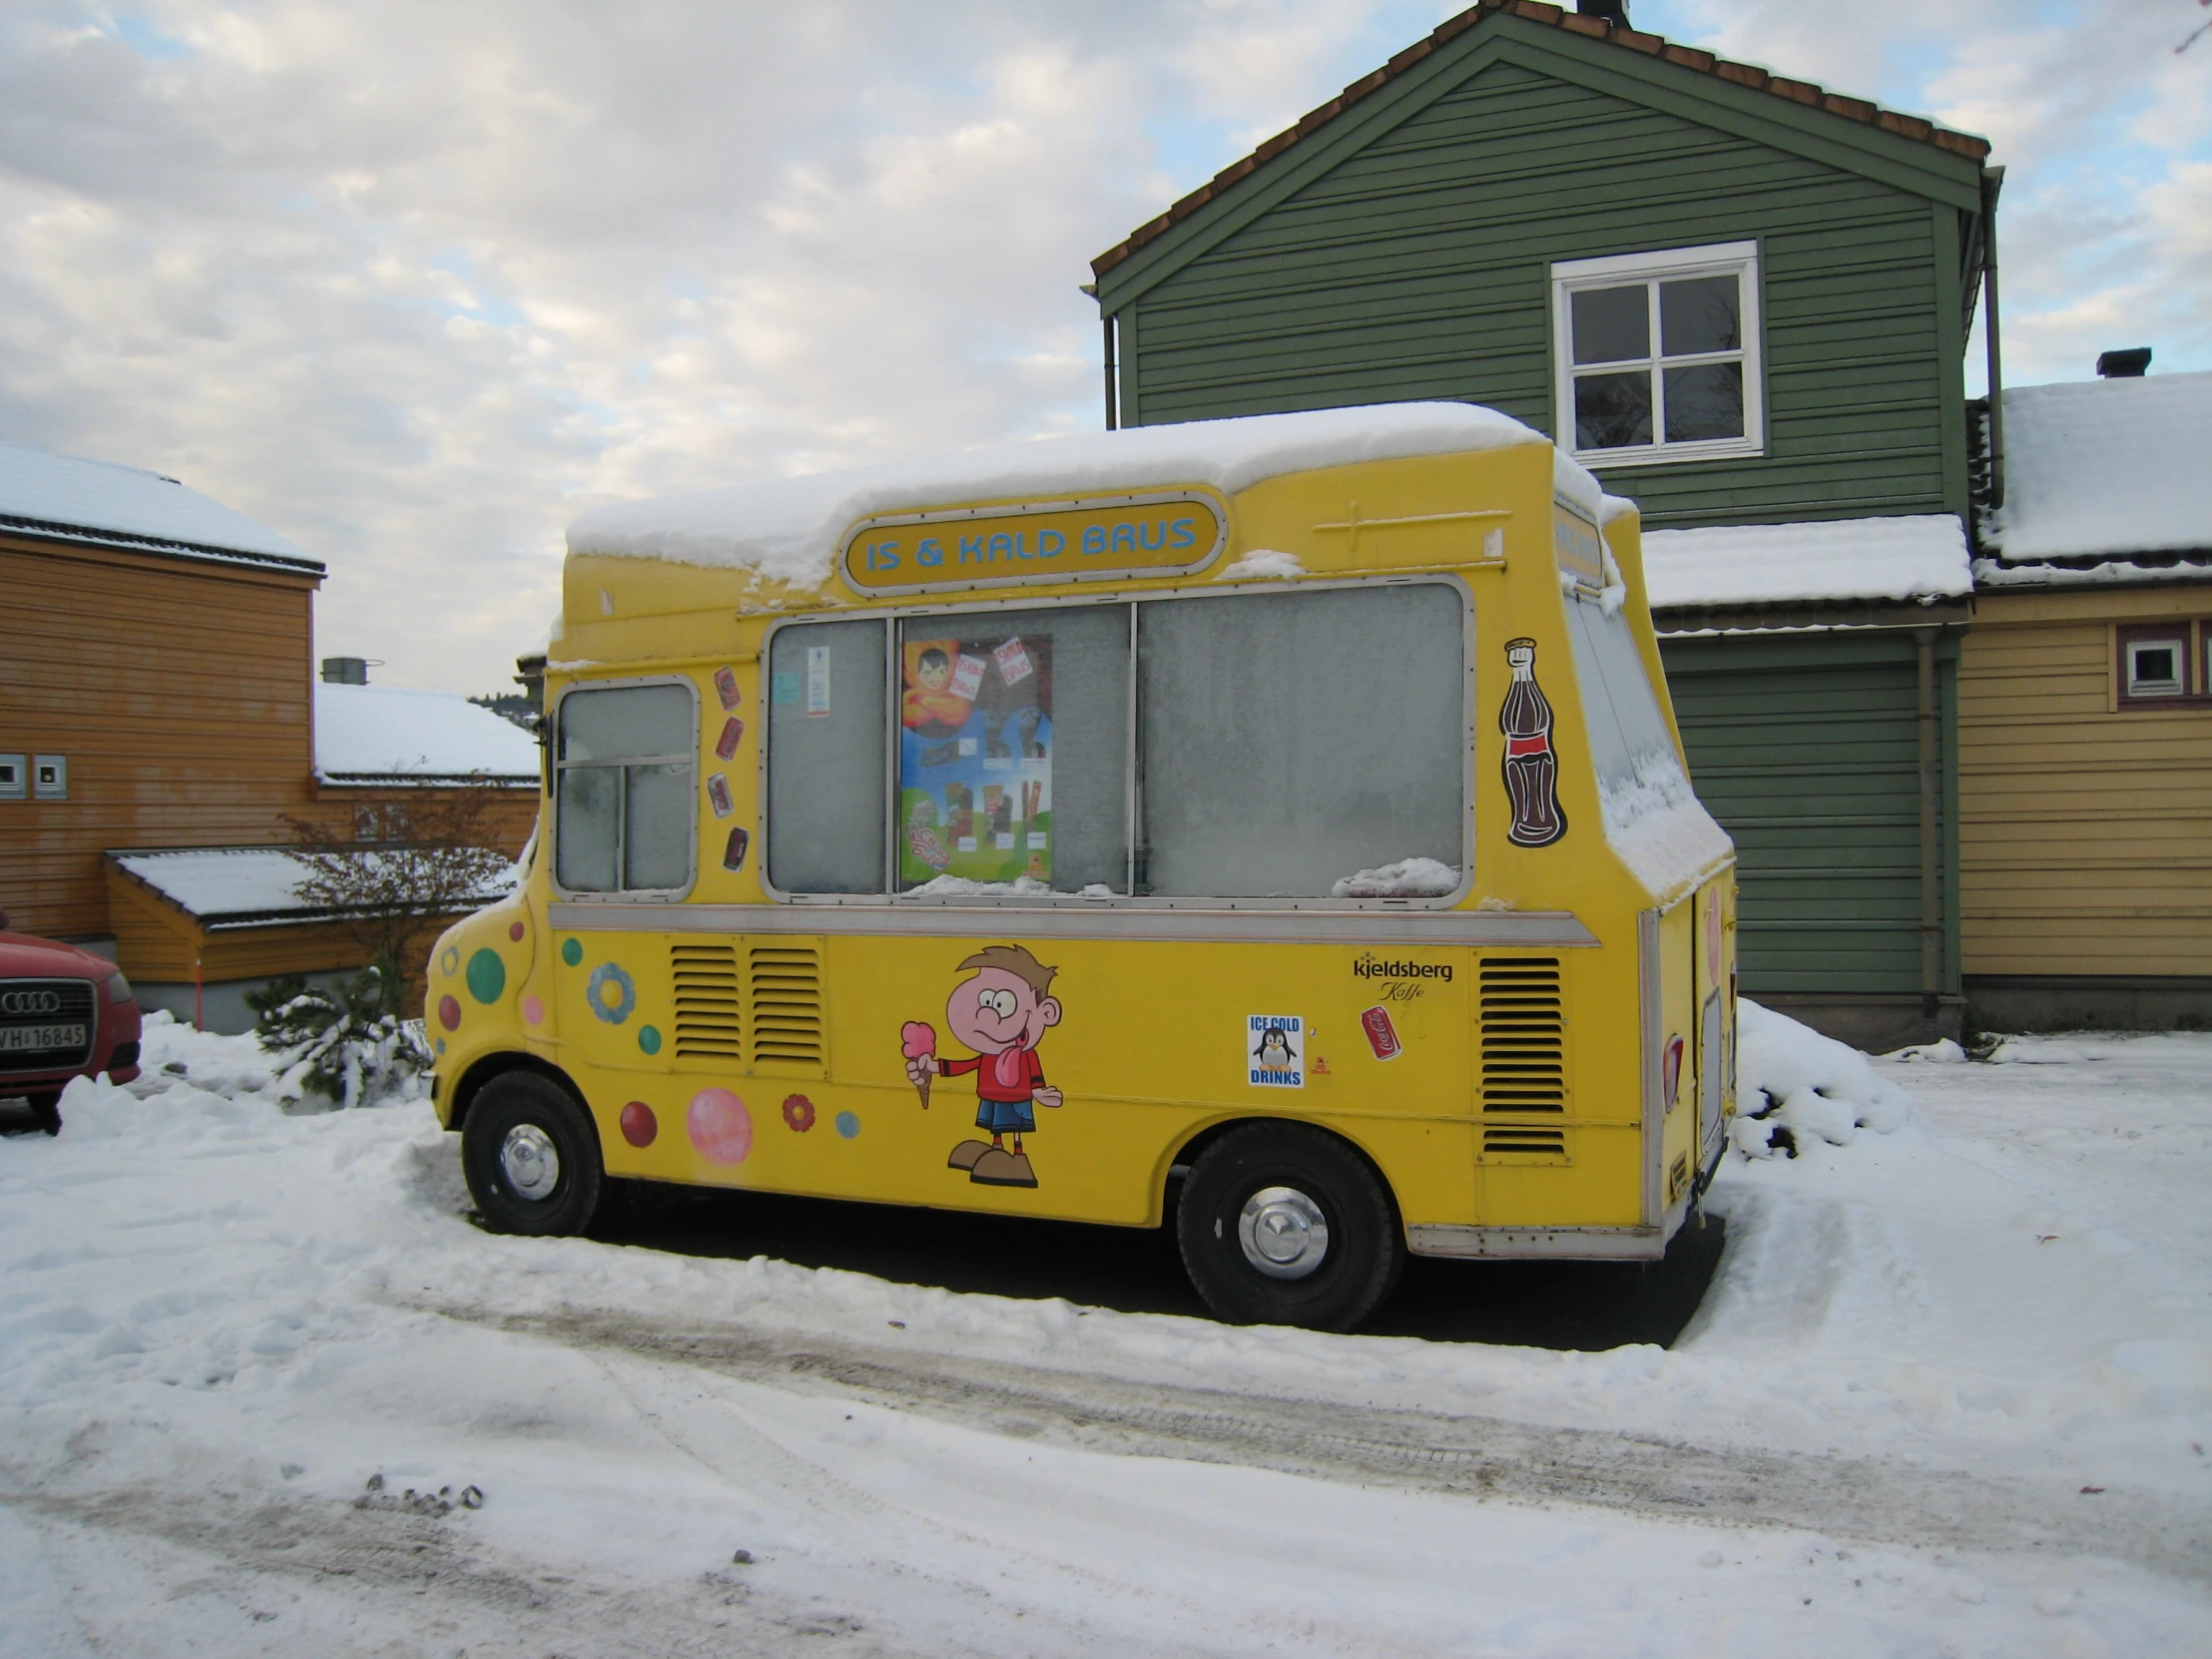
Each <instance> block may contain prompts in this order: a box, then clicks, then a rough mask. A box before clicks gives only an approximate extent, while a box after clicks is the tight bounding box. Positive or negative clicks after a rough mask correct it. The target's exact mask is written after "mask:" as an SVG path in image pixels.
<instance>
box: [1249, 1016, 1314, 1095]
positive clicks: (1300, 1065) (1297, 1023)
mask: <svg viewBox="0 0 2212 1659" xmlns="http://www.w3.org/2000/svg"><path fill="white" fill-rule="evenodd" d="M1245 1079H1246V1081H1247V1082H1249V1083H1251V1084H1253V1085H1254V1086H1255V1087H1257V1088H1263V1089H1303V1088H1304V1087H1306V1021H1305V1019H1304V1018H1303V1017H1301V1016H1300V1015H1298V1014H1248V1015H1247V1016H1246V1017H1245Z"/></svg>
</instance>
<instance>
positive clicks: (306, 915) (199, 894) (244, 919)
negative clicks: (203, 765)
mask: <svg viewBox="0 0 2212 1659" xmlns="http://www.w3.org/2000/svg"><path fill="white" fill-rule="evenodd" d="M108 856H109V857H110V858H111V859H112V860H114V862H115V863H116V864H117V865H118V866H120V867H121V868H122V869H123V870H124V871H125V872H126V873H127V874H129V875H131V876H133V877H135V878H136V879H137V880H138V881H140V882H141V883H142V884H144V885H145V886H147V887H149V888H151V889H153V891H154V892H155V893H157V894H158V895H160V896H161V897H162V898H164V899H167V900H168V901H169V902H170V903H171V904H174V905H175V906H176V907H177V908H178V909H180V910H182V911H184V912H185V913H186V914H187V915H189V916H191V917H192V918H193V919H194V920H196V921H198V922H199V923H200V924H201V926H202V927H204V928H206V929H207V930H208V931H210V932H220V931H222V930H223V929H225V928H233V927H261V926H268V925H273V924H277V923H287V922H288V923H298V922H309V921H327V920H330V919H332V918H333V917H334V916H336V915H337V914H338V913H339V912H337V911H335V910H332V909H330V908H329V907H328V906H326V905H321V904H315V903H311V902H309V901H308V900H306V899H303V898H301V897H300V896H299V894H298V891H297V887H298V882H299V878H300V877H301V876H303V875H305V874H306V873H308V871H307V866H306V865H305V864H303V863H301V862H300V861H299V860H298V859H297V858H294V857H293V856H292V855H291V852H290V850H289V849H288V848H285V847H281V846H183V847H160V848H138V849H129V850H123V851H114V852H110V853H109V854H108ZM355 856H358V857H364V858H374V857H376V856H378V854H377V853H376V852H375V851H373V850H370V851H364V852H360V853H357V854H355ZM517 879H519V871H517V870H514V869H510V870H509V872H508V873H507V875H506V876H505V877H504V878H503V879H501V880H497V881H493V882H490V883H487V885H486V887H485V890H484V891H482V892H480V893H478V894H476V896H475V898H474V900H473V902H475V903H478V904H488V903H489V902H491V901H492V900H493V899H495V898H500V897H503V896H504V895H505V894H507V893H509V892H511V891H513V890H514V885H515V882H516V880H517Z"/></svg>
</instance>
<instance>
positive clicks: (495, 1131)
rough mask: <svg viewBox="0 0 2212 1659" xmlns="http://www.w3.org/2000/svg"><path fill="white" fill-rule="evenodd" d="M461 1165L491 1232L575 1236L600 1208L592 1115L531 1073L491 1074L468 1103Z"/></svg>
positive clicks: (599, 1169) (548, 1081)
mask: <svg viewBox="0 0 2212 1659" xmlns="http://www.w3.org/2000/svg"><path fill="white" fill-rule="evenodd" d="M461 1168H462V1171H463V1172H464V1173H465V1174H466V1175H467V1177H468V1190H469V1195H470V1196H471V1197H473V1198H474V1199H475V1200H476V1208H477V1211H478V1212H479V1213H480V1214H481V1215H482V1216H483V1218H484V1223H485V1225H486V1226H487V1227H489V1228H490V1229H491V1230H492V1231H493V1232H495V1233H528V1234H537V1235H545V1234H569V1233H581V1232H583V1231H584V1229H585V1228H587V1227H589V1226H590V1225H591V1224H592V1218H593V1217H594V1216H596V1215H597V1214H598V1213H599V1200H600V1194H601V1192H602V1191H603V1190H604V1187H605V1180H604V1175H603V1170H602V1167H601V1164H600V1159H599V1132H598V1131H597V1130H596V1129H595V1128H593V1127H592V1121H591V1117H590V1115H589V1114H588V1113H586V1112H585V1110H584V1109H583V1108H582V1107H581V1106H579V1105H577V1104H576V1102H575V1100H574V1099H572V1098H571V1097H570V1096H569V1094H568V1092H567V1091H566V1090H565V1089H563V1088H562V1087H561V1086H560V1085H559V1084H557V1083H555V1082H553V1081H552V1080H551V1079H550V1078H547V1077H541V1076H539V1075H538V1074H537V1073H536V1072H531V1071H510V1072H505V1073H503V1074H502V1075H500V1076H498V1077H495V1078H493V1079H492V1080H491V1081H490V1082H489V1083H486V1084H485V1085H484V1087H483V1091H482V1092H481V1093H480V1094H478V1095H477V1097H476V1098H475V1100H474V1101H473V1102H471V1103H470V1105H469V1108H468V1117H467V1119H466V1121H465V1122H464V1123H463V1124H462V1127H461Z"/></svg>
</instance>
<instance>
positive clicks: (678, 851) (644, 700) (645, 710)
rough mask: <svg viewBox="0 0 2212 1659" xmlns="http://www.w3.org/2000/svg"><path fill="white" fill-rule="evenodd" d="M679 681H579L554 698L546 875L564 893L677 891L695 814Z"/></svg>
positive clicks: (691, 725) (689, 701) (693, 727)
mask: <svg viewBox="0 0 2212 1659" xmlns="http://www.w3.org/2000/svg"><path fill="white" fill-rule="evenodd" d="M697 728H698V714H697V711H696V708H695V705H694V696H693V693H692V691H691V689H690V688H689V687H688V686H681V685H658V686H612V687H607V688H605V689H600V690H594V689H589V688H580V689H578V690H575V691H572V692H570V693H569V694H568V695H567V696H566V697H564V698H562V699H561V706H560V737H559V747H558V750H557V752H556V759H555V762H554V768H555V773H556V777H557V782H556V786H555V789H556V796H555V808H554V830H553V847H554V875H555V877H556V878H557V879H558V881H559V883H560V885H561V886H562V887H563V888H564V889H566V890H567V891H569V892H681V891H683V890H685V889H687V888H689V887H690V885H691V881H692V847H693V837H694V834H695V831H696V829H697V823H698V816H699V814H698V807H697V804H696V801H695V798H694V789H693V775H694V764H693V759H692V757H693V754H694V752H695V750H696V749H697V747H698V740H697Z"/></svg>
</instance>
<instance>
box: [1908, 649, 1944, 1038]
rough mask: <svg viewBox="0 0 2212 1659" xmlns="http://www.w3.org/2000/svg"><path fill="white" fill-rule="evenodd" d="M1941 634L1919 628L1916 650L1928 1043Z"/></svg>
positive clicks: (1938, 882) (1933, 995)
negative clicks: (1919, 708)
mask: <svg viewBox="0 0 2212 1659" xmlns="http://www.w3.org/2000/svg"><path fill="white" fill-rule="evenodd" d="M1913 644H1914V648H1915V656H1916V658H1917V659H1918V661H1917V663H1916V666H1917V668H1918V669H1919V671H1920V692H1921V717H1920V733H1921V1017H1922V1019H1923V1021H1924V1022H1925V1024H1926V1027H1927V1030H1926V1033H1925V1036H1926V1040H1927V1041H1929V1042H1934V1041H1935V1040H1936V1038H1937V1037H1939V1036H1940V1035H1941V1034H1942V1033H1941V1032H1940V1031H1939V1030H1938V1029H1937V1026H1936V1020H1937V1016H1938V1014H1939V1013H1940V1011H1941V1008H1942V994H1943V883H1942V841H1941V838H1940V836H1939V835H1938V833H1937V829H1938V825H1937V820H1938V811H1937V807H1938V803H1939V802H1940V801H1941V799H1942V797H1941V795H1940V793H1939V792H1940V789H1941V779H1940V778H1939V776H1938V764H1937V757H1938V756H1939V755H1940V754H1941V749H1940V747H1939V745H1938V743H1937V739H1938V737H1939V736H1940V734H1939V733H1938V732H1937V730H1936V630H1935V629H1933V628H1916V629H1914V630H1913Z"/></svg>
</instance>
